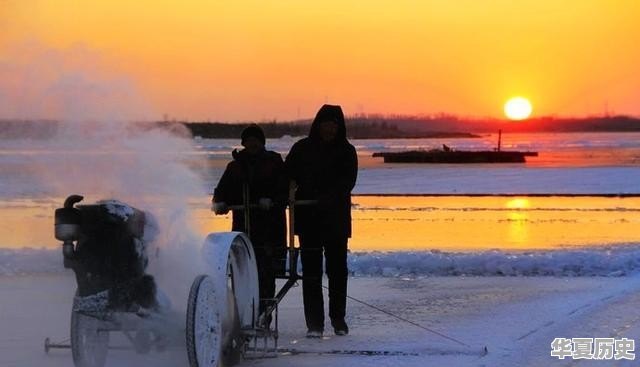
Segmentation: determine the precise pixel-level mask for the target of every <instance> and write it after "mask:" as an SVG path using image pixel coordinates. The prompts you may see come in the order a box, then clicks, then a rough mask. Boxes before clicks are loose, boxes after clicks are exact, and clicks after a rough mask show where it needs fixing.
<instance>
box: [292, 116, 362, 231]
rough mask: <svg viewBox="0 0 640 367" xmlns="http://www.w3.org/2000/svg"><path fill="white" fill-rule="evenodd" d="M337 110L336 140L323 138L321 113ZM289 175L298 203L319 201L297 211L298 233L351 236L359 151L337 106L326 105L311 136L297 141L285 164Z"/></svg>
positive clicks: (296, 229)
mask: <svg viewBox="0 0 640 367" xmlns="http://www.w3.org/2000/svg"><path fill="white" fill-rule="evenodd" d="M325 108H326V109H328V110H331V109H337V110H338V113H337V114H335V115H336V116H334V117H336V118H335V119H334V120H335V121H336V123H337V125H338V133H337V136H336V138H335V139H334V140H333V141H332V142H330V143H327V142H324V141H322V139H321V138H320V133H319V125H320V123H321V122H322V120H323V119H322V118H321V116H320V115H321V114H322V113H323V112H326V111H325ZM285 166H286V169H287V174H288V175H289V177H290V179H292V180H294V181H296V183H297V185H298V190H297V191H296V200H318V204H317V205H315V206H297V207H296V208H295V233H296V234H299V235H310V236H320V235H322V236H324V237H325V238H327V236H328V237H337V238H347V237H351V190H353V187H354V186H355V183H356V177H357V174H358V158H357V155H356V150H355V148H354V147H353V145H351V144H350V143H349V142H348V141H347V134H346V127H345V122H344V117H343V116H342V111H341V110H340V107H338V106H329V105H325V106H323V107H322V108H321V109H320V111H319V112H318V116H316V119H315V120H314V121H313V123H312V125H311V130H310V132H309V136H308V137H306V138H303V139H302V140H300V141H298V142H296V143H295V144H294V145H293V147H291V151H290V152H289V155H288V156H287V159H286V161H285Z"/></svg>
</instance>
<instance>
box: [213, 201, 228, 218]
mask: <svg viewBox="0 0 640 367" xmlns="http://www.w3.org/2000/svg"><path fill="white" fill-rule="evenodd" d="M211 210H213V212H214V213H216V214H218V215H223V214H227V213H229V206H228V205H227V203H225V202H224V201H221V202H218V203H216V202H214V203H213V204H212V205H211Z"/></svg>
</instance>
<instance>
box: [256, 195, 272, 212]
mask: <svg viewBox="0 0 640 367" xmlns="http://www.w3.org/2000/svg"><path fill="white" fill-rule="evenodd" d="M258 206H259V207H260V209H262V210H269V209H271V208H273V200H271V199H270V198H260V200H258Z"/></svg>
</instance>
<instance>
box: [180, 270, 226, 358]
mask: <svg viewBox="0 0 640 367" xmlns="http://www.w3.org/2000/svg"><path fill="white" fill-rule="evenodd" d="M220 312H221V310H220V309H219V307H218V303H217V300H216V290H215V283H214V282H213V280H212V279H211V277H209V276H208V275H199V276H198V277H196V279H195V280H194V281H193V284H192V285H191V291H190V292H189V300H188V304H187V325H186V326H187V332H186V337H187V354H188V356H189V366H191V367H217V366H218V365H219V364H220V360H221V349H222V322H221V316H220Z"/></svg>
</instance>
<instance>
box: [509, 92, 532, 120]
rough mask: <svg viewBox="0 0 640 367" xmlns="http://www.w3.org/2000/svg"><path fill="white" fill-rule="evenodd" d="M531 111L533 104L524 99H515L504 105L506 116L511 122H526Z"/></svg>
mask: <svg viewBox="0 0 640 367" xmlns="http://www.w3.org/2000/svg"><path fill="white" fill-rule="evenodd" d="M531 111H532V107H531V102H529V100H528V99H526V98H523V97H513V98H511V99H510V100H508V101H507V103H505V104H504V114H505V115H506V116H507V117H508V118H509V119H511V120H524V119H526V118H528V117H529V116H530V115H531Z"/></svg>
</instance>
